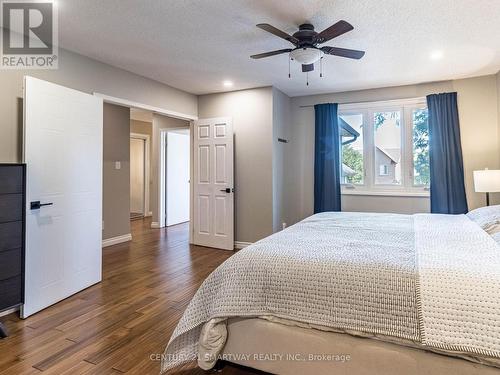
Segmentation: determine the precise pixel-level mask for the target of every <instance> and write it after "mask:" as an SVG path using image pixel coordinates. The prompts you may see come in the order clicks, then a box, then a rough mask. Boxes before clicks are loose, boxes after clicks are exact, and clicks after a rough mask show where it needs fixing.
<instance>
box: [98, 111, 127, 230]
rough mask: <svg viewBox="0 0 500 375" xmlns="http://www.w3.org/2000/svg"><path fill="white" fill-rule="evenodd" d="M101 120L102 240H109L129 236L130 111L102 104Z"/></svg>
mask: <svg viewBox="0 0 500 375" xmlns="http://www.w3.org/2000/svg"><path fill="white" fill-rule="evenodd" d="M103 118H104V121H103V146H104V148H103V159H104V160H103V210H102V212H103V213H102V217H103V221H104V229H103V234H102V238H103V239H108V238H112V237H118V236H122V235H126V234H129V233H130V109H129V108H126V107H120V106H116V105H113V104H106V103H105V104H104V108H103ZM116 161H119V162H120V163H121V169H119V170H117V169H115V162H116Z"/></svg>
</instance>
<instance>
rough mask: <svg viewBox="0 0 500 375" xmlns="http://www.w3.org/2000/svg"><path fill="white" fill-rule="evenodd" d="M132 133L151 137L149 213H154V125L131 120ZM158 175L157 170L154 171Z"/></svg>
mask: <svg viewBox="0 0 500 375" xmlns="http://www.w3.org/2000/svg"><path fill="white" fill-rule="evenodd" d="M130 132H131V133H138V134H144V135H149V142H150V145H149V181H147V183H148V184H149V211H152V205H151V199H153V198H152V194H151V190H152V188H153V168H152V167H151V165H152V160H153V147H152V144H151V142H152V140H153V123H152V122H145V121H138V120H130ZM154 172H155V173H156V170H155V171H154ZM148 214H149V213H146V216H148Z"/></svg>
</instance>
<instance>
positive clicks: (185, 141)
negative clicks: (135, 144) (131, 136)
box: [165, 129, 190, 226]
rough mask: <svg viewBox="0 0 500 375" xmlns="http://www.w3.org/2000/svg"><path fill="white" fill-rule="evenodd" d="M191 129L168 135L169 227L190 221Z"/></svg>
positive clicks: (175, 131) (167, 182) (174, 131)
mask: <svg viewBox="0 0 500 375" xmlns="http://www.w3.org/2000/svg"><path fill="white" fill-rule="evenodd" d="M189 158H190V142H189V129H185V130H173V131H169V132H168V133H167V173H166V175H167V181H166V184H165V186H166V187H167V215H166V216H167V226H170V225H176V224H180V223H185V222H187V221H189V171H190V169H189V164H190V163H189Z"/></svg>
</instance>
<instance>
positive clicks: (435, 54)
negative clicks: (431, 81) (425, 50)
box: [429, 50, 444, 60]
mask: <svg viewBox="0 0 500 375" xmlns="http://www.w3.org/2000/svg"><path fill="white" fill-rule="evenodd" d="M429 57H430V58H431V60H441V59H442V58H443V57H444V53H443V51H441V50H436V51H432V52H431V54H430V56H429Z"/></svg>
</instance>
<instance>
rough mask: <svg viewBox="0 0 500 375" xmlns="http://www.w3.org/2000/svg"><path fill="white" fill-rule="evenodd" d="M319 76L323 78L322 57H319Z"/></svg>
mask: <svg viewBox="0 0 500 375" xmlns="http://www.w3.org/2000/svg"><path fill="white" fill-rule="evenodd" d="M319 78H323V58H321V59H319Z"/></svg>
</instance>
